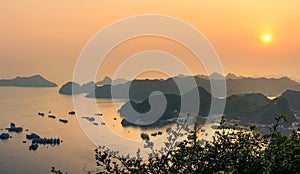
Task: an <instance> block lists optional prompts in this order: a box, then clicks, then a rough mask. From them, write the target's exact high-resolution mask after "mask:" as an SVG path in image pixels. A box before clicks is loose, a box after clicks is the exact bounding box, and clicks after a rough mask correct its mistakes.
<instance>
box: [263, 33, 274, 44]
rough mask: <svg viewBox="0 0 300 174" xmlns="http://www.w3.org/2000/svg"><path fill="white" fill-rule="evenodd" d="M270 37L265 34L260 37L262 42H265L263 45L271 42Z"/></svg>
mask: <svg viewBox="0 0 300 174" xmlns="http://www.w3.org/2000/svg"><path fill="white" fill-rule="evenodd" d="M271 39H272V38H271V36H270V35H269V34H265V35H263V37H262V41H263V42H265V43H269V42H270V41H271Z"/></svg>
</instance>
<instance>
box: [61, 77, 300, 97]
mask: <svg viewBox="0 0 300 174" xmlns="http://www.w3.org/2000/svg"><path fill="white" fill-rule="evenodd" d="M224 78H225V77H224V76H222V75H220V74H217V73H213V74H211V75H210V76H203V75H197V76H184V75H179V76H175V77H172V78H169V79H165V80H158V79H153V80H148V79H146V80H132V81H126V80H125V79H123V80H122V79H119V82H122V83H115V82H114V81H116V80H111V79H110V78H109V77H105V78H104V79H103V80H102V81H100V82H97V83H96V86H95V90H92V91H86V90H81V91H85V93H88V95H87V97H90V98H111V94H110V92H111V90H113V91H114V93H115V94H116V95H115V97H116V98H123V97H124V94H127V93H128V92H127V91H126V90H127V89H128V88H130V93H134V94H133V95H135V97H136V98H137V99H139V100H143V99H145V98H147V97H148V95H149V94H150V93H151V92H153V90H154V89H155V90H159V91H161V92H163V93H169V94H176V95H179V90H178V87H177V86H176V83H175V82H174V80H175V81H176V82H178V83H181V84H187V83H188V82H190V81H191V80H194V81H195V82H196V84H197V86H198V87H202V88H204V89H206V90H207V91H208V92H210V88H211V87H210V80H209V79H211V80H213V81H214V82H216V83H218V82H219V81H220V82H221V80H222V79H224ZM225 79H226V86H227V95H228V96H230V95H234V94H247V93H262V94H264V95H266V96H279V95H281V94H282V93H283V92H285V91H286V90H294V91H299V90H300V84H299V83H297V82H296V81H294V80H292V79H290V78H288V77H282V78H265V77H260V78H252V77H243V76H236V75H234V74H228V75H227V76H226V78H225ZM110 88H112V89H110ZM66 93H69V92H66ZM61 94H64V93H61ZM130 95H132V94H130Z"/></svg>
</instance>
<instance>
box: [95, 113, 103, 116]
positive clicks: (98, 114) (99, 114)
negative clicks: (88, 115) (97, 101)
mask: <svg viewBox="0 0 300 174" xmlns="http://www.w3.org/2000/svg"><path fill="white" fill-rule="evenodd" d="M95 115H96V116H102V115H103V114H101V113H97V114H95Z"/></svg>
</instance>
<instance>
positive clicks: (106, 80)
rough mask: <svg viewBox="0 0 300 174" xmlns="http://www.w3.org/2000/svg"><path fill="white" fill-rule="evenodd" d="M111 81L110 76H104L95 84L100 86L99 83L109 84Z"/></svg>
mask: <svg viewBox="0 0 300 174" xmlns="http://www.w3.org/2000/svg"><path fill="white" fill-rule="evenodd" d="M111 83H112V80H111V78H110V77H108V76H105V77H104V79H103V80H101V81H99V82H97V83H96V84H97V85H98V86H101V85H110V84H111Z"/></svg>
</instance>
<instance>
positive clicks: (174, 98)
mask: <svg viewBox="0 0 300 174" xmlns="http://www.w3.org/2000/svg"><path fill="white" fill-rule="evenodd" d="M195 90H198V94H199V95H200V107H198V108H200V110H199V111H198V113H196V114H198V115H207V114H208V112H209V109H210V102H211V95H210V94H209V93H208V92H207V91H206V90H205V89H203V88H201V87H198V88H195V89H193V90H191V91H189V92H188V93H186V94H184V95H183V96H182V99H183V100H185V99H190V98H193V96H192V95H194V94H195ZM164 95H165V97H166V100H167V106H166V110H165V112H164V113H163V115H162V116H161V118H160V119H159V120H158V121H157V122H155V123H153V124H150V125H147V126H141V127H144V128H146V127H157V126H163V125H166V124H170V123H174V121H175V120H174V118H175V119H176V118H177V117H178V116H179V115H178V114H179V111H180V109H181V97H180V96H178V95H175V94H164ZM152 97H153V100H154V101H155V98H156V96H152ZM156 104H158V105H160V104H159V103H156ZM130 105H131V106H132V107H133V108H134V109H135V111H137V112H139V113H146V112H148V111H149V110H150V109H151V107H150V104H149V98H147V99H145V100H144V101H142V102H140V103H137V102H134V101H129V102H126V103H125V104H124V105H123V106H122V107H121V108H120V109H119V111H118V112H119V113H120V115H121V116H122V117H125V118H128V117H130V116H132V115H134V113H131V112H130V109H129V107H130ZM193 105H195V103H187V105H186V106H184V107H183V108H185V110H184V111H182V113H189V112H190V110H189V107H191V106H193ZM154 114H155V113H154ZM148 116H149V117H154V116H152V115H148ZM122 125H123V126H125V127H126V126H137V125H134V124H133V123H129V122H128V121H126V120H125V119H123V120H122Z"/></svg>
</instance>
